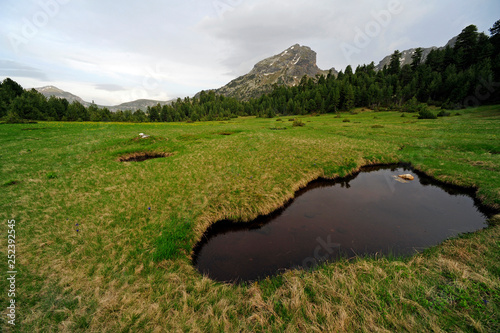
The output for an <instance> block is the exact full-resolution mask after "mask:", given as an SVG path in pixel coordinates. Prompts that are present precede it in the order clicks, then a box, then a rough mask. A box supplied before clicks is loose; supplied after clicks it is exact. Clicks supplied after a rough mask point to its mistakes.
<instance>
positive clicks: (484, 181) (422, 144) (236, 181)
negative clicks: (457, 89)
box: [0, 106, 500, 332]
mask: <svg viewBox="0 0 500 333" xmlns="http://www.w3.org/2000/svg"><path fill="white" fill-rule="evenodd" d="M357 111H358V112H356V113H355V114H349V113H342V114H341V115H340V116H339V117H337V116H335V115H321V116H303V117H302V116H301V117H299V118H300V120H301V121H302V122H303V123H304V124H305V126H303V127H300V126H297V127H294V126H292V124H293V121H290V120H291V118H297V117H296V116H287V117H281V118H271V119H263V118H253V117H249V118H237V119H233V120H231V121H224V122H203V123H200V122H196V123H189V124H188V123H139V124H132V123H62V122H40V123H38V124H16V125H6V124H4V125H0V146H1V147H2V150H1V153H0V155H1V156H0V161H1V163H0V179H1V180H2V184H0V186H2V196H1V197H0V216H1V219H2V221H3V222H2V223H1V226H0V235H1V240H0V244H1V245H0V246H1V248H2V253H5V254H6V252H7V230H8V226H7V221H8V220H11V219H15V221H16V227H15V228H16V229H15V230H16V249H17V251H16V270H17V272H18V275H17V279H16V296H15V299H16V305H17V308H16V326H15V327H12V326H10V325H9V324H8V323H7V316H6V313H7V311H6V310H5V309H6V308H7V306H8V303H7V302H8V299H7V297H4V296H6V294H7V290H8V289H9V286H8V284H7V283H8V281H7V280H6V279H2V280H1V282H0V289H1V290H2V293H4V294H2V297H0V299H1V300H0V306H1V307H2V313H3V315H2V319H1V325H2V326H3V327H4V328H7V329H11V330H12V331H19V332H28V331H31V332H60V331H62V332H65V331H67V332H118V331H121V332H127V331H132V332H136V331H141V332H162V331H168V332H177V331H185V332H220V331H227V332H282V331H290V332H295V331H297V332H304V331H306V332H333V331H335V332H337V331H339V332H343V331H380V332H394V331H397V332H401V331H413V332H416V331H437V332H447V331H463V332H466V331H478V332H498V331H499V330H500V315H499V314H500V262H499V260H498V258H499V257H500V243H499V241H498V240H499V239H500V227H499V226H498V224H496V223H498V220H499V216H498V215H497V216H496V217H494V218H492V222H491V226H490V227H489V228H487V229H484V230H481V231H478V232H476V233H473V234H467V235H463V236H460V237H458V238H456V239H450V240H447V241H445V242H444V243H443V244H441V245H439V246H436V247H434V248H431V249H428V250H426V251H424V253H421V254H416V255H415V256H413V257H411V258H405V259H400V260H398V259H397V258H394V259H392V258H391V259H388V258H365V259H361V258H359V259H356V260H351V261H346V260H345V261H341V262H337V263H332V264H328V265H323V266H320V267H317V268H316V269H314V270H313V271H303V270H293V271H287V272H286V273H284V274H282V275H280V276H278V277H274V278H270V279H266V280H262V281H260V282H256V283H253V284H249V285H227V284H222V283H217V282H213V281H211V280H210V279H208V278H206V277H203V276H201V275H200V274H199V273H198V272H197V271H196V270H195V269H194V268H193V267H192V265H191V263H190V256H191V251H192V247H193V246H194V245H195V244H196V242H197V241H198V240H199V239H200V237H201V235H202V234H203V232H204V231H205V229H206V228H207V227H208V226H209V225H211V224H212V223H214V222H216V221H217V220H220V219H235V220H238V221H240V222H241V223H244V222H245V221H248V220H250V219H252V218H255V217H256V216H258V215H259V214H266V213H269V212H271V211H273V210H274V209H276V208H278V207H281V206H282V205H283V204H284V203H285V202H286V201H287V200H288V199H290V198H292V197H293V195H294V192H295V191H296V190H297V189H299V188H301V187H303V186H305V185H306V184H307V183H308V182H309V181H311V180H313V179H316V178H318V177H327V178H333V177H336V176H344V175H347V174H349V173H351V172H353V171H355V170H357V169H358V168H359V167H361V166H363V165H367V164H380V163H396V162H407V163H411V164H412V165H413V166H414V167H415V168H417V169H419V170H421V171H423V172H425V173H427V174H429V175H432V176H434V177H435V178H437V179H439V180H441V181H444V182H448V183H452V184H456V185H462V186H466V187H474V188H477V198H478V199H479V200H480V201H481V203H482V204H484V205H487V206H489V207H491V208H492V209H493V211H494V210H496V213H498V210H499V209H500V155H499V153H500V137H499V136H500V106H484V107H480V108H476V109H468V110H460V111H453V112H452V116H450V117H443V118H438V119H436V120H417V118H416V117H414V116H413V115H412V114H404V116H402V113H398V112H372V111H363V110H357ZM139 133H144V134H146V135H148V136H149V137H147V138H141V137H139ZM138 152H147V153H151V154H156V155H160V154H163V155H164V156H166V157H162V158H155V159H150V160H146V161H143V162H120V161H119V159H120V157H123V156H131V155H134V154H137V153H138ZM134 156H135V155H134ZM495 221H497V222H495ZM3 258H4V259H2V260H1V262H0V269H1V271H2V273H3V274H4V275H5V274H6V272H7V271H8V270H9V269H8V267H7V258H6V255H5V256H3Z"/></svg>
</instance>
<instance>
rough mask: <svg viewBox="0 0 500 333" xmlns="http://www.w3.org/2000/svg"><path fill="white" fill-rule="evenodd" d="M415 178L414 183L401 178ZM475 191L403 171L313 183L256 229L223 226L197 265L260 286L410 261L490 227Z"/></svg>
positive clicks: (201, 249)
mask: <svg viewBox="0 0 500 333" xmlns="http://www.w3.org/2000/svg"><path fill="white" fill-rule="evenodd" d="M408 173H410V174H412V175H413V176H414V177H415V179H414V180H413V181H404V180H402V179H400V178H398V177H397V175H402V174H408ZM470 195H471V193H470V191H466V190H463V189H459V188H456V187H451V186H444V185H443V184H440V183H438V182H435V181H433V179H432V178H429V177H427V176H424V175H421V174H417V173H415V171H413V170H411V169H409V168H406V167H402V166H393V167H376V168H374V167H367V168H363V169H362V170H361V172H360V173H359V174H357V175H355V176H353V177H350V178H345V179H341V180H338V181H335V182H334V181H321V180H318V181H314V182H312V183H311V184H309V185H308V187H307V188H305V189H303V190H301V191H299V192H298V193H297V194H296V197H295V199H294V200H293V201H291V202H290V203H288V204H287V205H286V207H285V208H283V209H281V210H279V211H276V212H275V213H273V214H270V215H268V216H263V217H259V218H257V219H256V220H254V221H253V222H250V223H233V222H231V221H219V222H217V223H216V224H214V225H213V226H212V227H210V228H209V230H207V232H206V233H205V235H204V236H203V238H202V241H201V242H200V243H198V244H197V246H196V247H195V250H194V257H193V264H194V265H195V266H196V268H197V269H198V270H199V271H200V272H201V273H202V274H206V275H208V276H209V277H210V278H212V279H214V280H218V281H253V280H257V279H261V278H264V277H266V276H272V275H276V274H279V273H280V272H282V271H283V270H286V269H290V268H296V267H302V268H306V269H309V268H312V267H314V266H315V265H317V264H319V263H320V262H324V261H335V260H337V259H338V258H340V257H347V258H351V257H355V256H366V255H374V254H377V255H395V256H407V255H411V254H414V253H415V252H419V251H422V250H423V249H425V248H428V247H431V246H434V245H437V244H439V243H441V242H442V241H443V240H445V239H447V238H449V237H454V236H457V235H458V234H460V233H465V232H472V231H476V230H478V229H482V228H485V227H486V226H487V222H486V219H487V216H486V212H485V211H481V210H480V209H479V208H478V206H477V205H475V202H474V199H472V197H471V196H470Z"/></svg>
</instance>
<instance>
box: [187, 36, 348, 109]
mask: <svg viewBox="0 0 500 333" xmlns="http://www.w3.org/2000/svg"><path fill="white" fill-rule="evenodd" d="M330 71H331V72H332V73H333V74H334V75H337V74H338V72H337V71H336V70H335V68H331V69H330V70H322V69H320V68H319V67H318V66H317V65H316V52H315V51H313V50H311V48H310V47H308V46H301V45H300V44H295V45H292V46H291V47H289V48H288V49H286V50H284V51H282V52H281V53H279V54H276V55H273V56H271V57H268V58H265V59H263V60H261V61H259V62H258V63H257V64H255V65H254V67H253V68H252V70H251V71H250V72H248V73H247V74H245V75H242V76H240V77H238V78H236V79H234V80H232V81H230V82H229V83H228V84H226V85H225V86H223V87H220V88H218V89H212V90H213V91H215V93H216V94H220V95H224V96H226V97H234V98H238V99H241V100H248V99H250V98H254V97H259V96H260V95H262V94H264V93H268V92H271V91H272V89H273V86H274V85H275V84H278V85H287V86H294V85H297V84H299V82H300V80H301V79H302V77H303V76H304V75H306V76H308V77H315V76H316V75H318V74H320V75H321V74H323V75H327V74H328V73H329V72H330ZM198 95H199V93H198V94H197V95H196V96H198Z"/></svg>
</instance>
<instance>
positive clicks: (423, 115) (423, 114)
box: [418, 108, 437, 119]
mask: <svg viewBox="0 0 500 333" xmlns="http://www.w3.org/2000/svg"><path fill="white" fill-rule="evenodd" d="M436 118H437V117H436V115H435V114H434V113H432V111H431V110H429V109H427V108H424V109H422V110H420V112H419V113H418V119H436Z"/></svg>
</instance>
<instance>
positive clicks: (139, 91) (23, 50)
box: [0, 0, 500, 105]
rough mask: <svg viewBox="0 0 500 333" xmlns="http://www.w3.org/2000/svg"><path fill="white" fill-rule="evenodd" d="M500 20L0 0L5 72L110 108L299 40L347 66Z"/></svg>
mask: <svg viewBox="0 0 500 333" xmlns="http://www.w3.org/2000/svg"><path fill="white" fill-rule="evenodd" d="M498 19H500V1H498V0H474V1H470V0H467V1H466V0H440V1H435V0H420V1H407V0H380V1H373V0H350V1H345V0H342V1H341V0H179V1H173V0H148V1H144V0H143V1H136V0H121V1H116V0H94V1H93V0H0V29H1V30H0V31H1V32H2V33H1V39H0V79H2V80H3V79H4V78H6V77H10V78H12V79H13V80H15V81H17V82H18V83H20V84H21V85H22V86H23V87H24V88H32V87H41V86H46V85H54V86H56V87H58V88H60V89H63V90H66V91H69V92H71V93H74V94H76V95H78V96H80V97H82V98H83V99H84V100H86V101H92V100H94V101H95V102H96V103H98V104H101V105H116V104H120V103H123V102H128V101H131V100H135V99H139V98H149V99H156V100H169V99H173V98H176V97H184V96H192V95H194V94H195V93H196V92H198V91H200V90H202V89H210V88H218V87H221V86H223V85H225V84H226V83H228V82H229V81H230V80H232V79H234V78H236V77H237V76H240V75H243V74H246V73H247V72H249V71H250V70H251V69H252V67H253V65H254V64H255V63H257V62H258V61H260V60H262V59H264V58H267V57H269V56H272V55H275V54H278V53H280V52H281V51H283V50H284V49H286V48H288V47H290V46H292V45H294V44H296V43H299V44H301V45H306V46H309V47H311V48H312V49H313V50H314V51H316V52H317V54H318V57H317V63H318V66H319V67H320V68H321V69H329V68H332V67H334V68H335V69H337V70H342V69H345V67H346V66H347V65H348V64H351V65H352V66H353V67H354V68H355V66H357V65H358V64H365V63H370V62H371V61H374V62H375V63H378V62H379V61H380V60H381V59H382V58H383V57H384V56H386V55H388V54H390V53H392V52H393V51H394V50H395V49H399V50H401V51H402V50H405V49H408V48H412V47H418V46H422V47H430V46H443V45H445V44H446V42H447V41H448V40H449V39H450V38H452V37H453V36H456V35H457V34H459V33H460V32H461V31H462V29H463V28H464V27H466V26H467V25H469V24H475V25H476V26H477V27H478V29H479V31H484V32H486V33H488V34H489V32H488V29H489V28H490V27H491V26H493V23H494V22H495V21H496V20H498Z"/></svg>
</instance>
